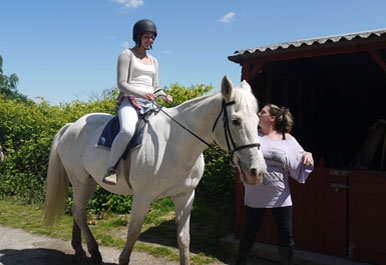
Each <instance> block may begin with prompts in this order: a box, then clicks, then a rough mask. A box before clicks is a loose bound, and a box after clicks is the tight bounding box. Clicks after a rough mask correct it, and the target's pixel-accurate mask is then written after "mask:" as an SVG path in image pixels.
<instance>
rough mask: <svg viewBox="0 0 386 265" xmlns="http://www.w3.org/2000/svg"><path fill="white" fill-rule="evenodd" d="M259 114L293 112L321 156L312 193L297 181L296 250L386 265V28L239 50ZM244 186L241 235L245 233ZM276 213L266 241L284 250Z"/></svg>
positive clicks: (297, 132)
mask: <svg viewBox="0 0 386 265" xmlns="http://www.w3.org/2000/svg"><path fill="white" fill-rule="evenodd" d="M228 58H229V60H231V61H233V62H235V63H238V64H240V65H241V67H242V76H241V80H244V79H245V80H247V81H248V82H249V83H250V84H251V86H252V89H253V91H254V94H255V96H256V97H257V99H258V101H259V104H260V106H263V105H264V104H266V103H274V104H277V105H279V106H280V105H284V106H287V107H289V108H290V109H291V112H292V113H293V114H294V117H295V127H294V130H293V132H292V133H293V135H294V136H295V137H296V138H297V139H298V141H299V142H300V143H301V144H302V145H303V147H304V148H305V149H306V150H307V151H310V152H312V153H313V155H314V158H315V161H317V164H316V166H317V167H316V168H315V170H314V172H313V173H312V174H311V176H310V178H309V180H308V181H307V183H306V184H299V183H296V182H294V181H291V189H292V195H293V202H294V233H295V246H296V248H297V249H302V250H308V251H313V252H318V253H323V254H329V255H334V256H339V257H344V258H347V259H350V260H356V261H362V262H367V263H371V264H386V140H385V132H386V128H385V127H386V125H385V124H386V122H385V119H386V29H385V30H377V31H368V32H360V33H354V34H346V35H339V36H331V37H325V38H317V39H309V40H301V41H295V42H289V43H282V44H277V45H269V46H264V47H258V48H253V49H248V50H240V51H237V52H236V53H235V55H232V56H229V57H228ZM243 196H244V189H243V185H242V183H241V182H240V181H237V185H236V202H235V203H236V216H235V236H236V237H237V238H239V237H240V235H241V233H242V231H243V229H244V221H245V218H244V207H243ZM277 239H278V237H277V234H276V229H275V226H274V222H273V218H272V216H271V214H270V213H269V214H268V216H267V217H266V218H265V221H264V224H263V227H262V229H261V232H260V233H259V235H258V237H257V238H256V240H257V241H260V242H265V243H270V244H277Z"/></svg>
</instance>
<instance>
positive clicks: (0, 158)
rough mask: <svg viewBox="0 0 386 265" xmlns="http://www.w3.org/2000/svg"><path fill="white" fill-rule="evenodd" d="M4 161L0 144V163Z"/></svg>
mask: <svg viewBox="0 0 386 265" xmlns="http://www.w3.org/2000/svg"><path fill="white" fill-rule="evenodd" d="M3 162H4V153H3V147H2V146H1V144H0V165H1V164H2V163H3Z"/></svg>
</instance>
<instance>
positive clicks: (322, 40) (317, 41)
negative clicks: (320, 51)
mask: <svg viewBox="0 0 386 265" xmlns="http://www.w3.org/2000/svg"><path fill="white" fill-rule="evenodd" d="M382 36H383V37H386V29H380V30H373V31H364V32H358V33H350V34H345V35H336V36H329V37H322V38H316V39H304V40H298V41H292V42H284V43H279V44H273V45H267V46H260V47H256V48H251V49H245V50H237V51H235V55H232V56H229V57H235V56H238V55H239V56H240V55H243V54H245V53H258V52H265V51H275V50H279V49H288V48H298V47H301V46H313V45H317V44H325V43H327V42H332V43H336V42H341V41H350V40H353V39H367V38H370V37H382Z"/></svg>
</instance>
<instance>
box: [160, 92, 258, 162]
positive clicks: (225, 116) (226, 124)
mask: <svg viewBox="0 0 386 265" xmlns="http://www.w3.org/2000/svg"><path fill="white" fill-rule="evenodd" d="M152 102H153V104H154V105H155V106H156V107H157V108H158V110H159V111H162V112H163V113H164V114H165V115H166V116H168V117H169V118H170V119H171V120H172V121H174V122H175V123H177V124H178V125H179V126H181V127H182V128H183V129H184V130H186V131H187V132H189V133H190V134H191V135H193V136H194V137H196V138H197V139H198V140H200V141H201V142H203V143H204V144H206V145H207V146H208V147H209V148H212V149H215V147H214V146H213V145H211V144H209V143H208V142H206V141H205V140H204V139H202V138H201V137H200V136H198V135H197V134H195V133H194V132H193V131H191V130H190V129H188V128H186V127H185V126H184V125H183V124H181V123H180V122H179V121H177V120H176V119H174V118H173V117H172V116H170V115H169V114H168V113H166V112H165V111H164V110H163V109H162V107H163V106H162V105H159V104H157V103H156V102H154V101H152ZM235 103H236V102H235V101H230V102H226V101H225V99H223V100H222V104H221V110H220V113H219V114H218V116H217V118H216V120H215V121H214V124H213V127H212V132H214V130H215V129H216V126H217V123H218V120H219V119H220V117H221V114H223V127H224V134H225V140H226V143H227V148H228V154H229V155H230V156H231V157H233V154H234V153H235V152H236V151H239V150H241V149H245V148H252V147H257V148H258V149H260V144H259V143H254V144H247V145H241V146H236V144H235V142H234V140H233V137H232V134H231V131H230V127H229V118H228V113H227V111H226V107H228V106H231V105H233V104H235ZM174 105H176V104H174ZM231 144H232V147H233V149H231Z"/></svg>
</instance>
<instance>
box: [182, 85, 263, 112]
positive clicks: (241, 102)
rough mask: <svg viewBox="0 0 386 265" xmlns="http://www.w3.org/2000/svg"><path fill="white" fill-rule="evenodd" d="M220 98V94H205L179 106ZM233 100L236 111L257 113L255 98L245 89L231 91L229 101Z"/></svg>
mask: <svg viewBox="0 0 386 265" xmlns="http://www.w3.org/2000/svg"><path fill="white" fill-rule="evenodd" d="M220 96H221V92H214V93H211V94H206V95H203V96H200V97H197V98H192V99H189V100H187V101H184V102H183V103H181V104H180V106H181V105H184V106H186V107H188V106H191V105H195V104H196V103H197V102H198V101H205V99H208V98H211V97H219V98H220ZM232 100H234V101H235V102H236V111H238V110H240V109H241V108H243V109H245V108H246V111H247V112H254V113H257V112H258V103H257V99H256V98H255V96H254V95H253V94H252V93H250V92H248V91H247V90H245V89H241V88H236V89H233V94H232V97H231V99H230V101H232Z"/></svg>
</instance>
